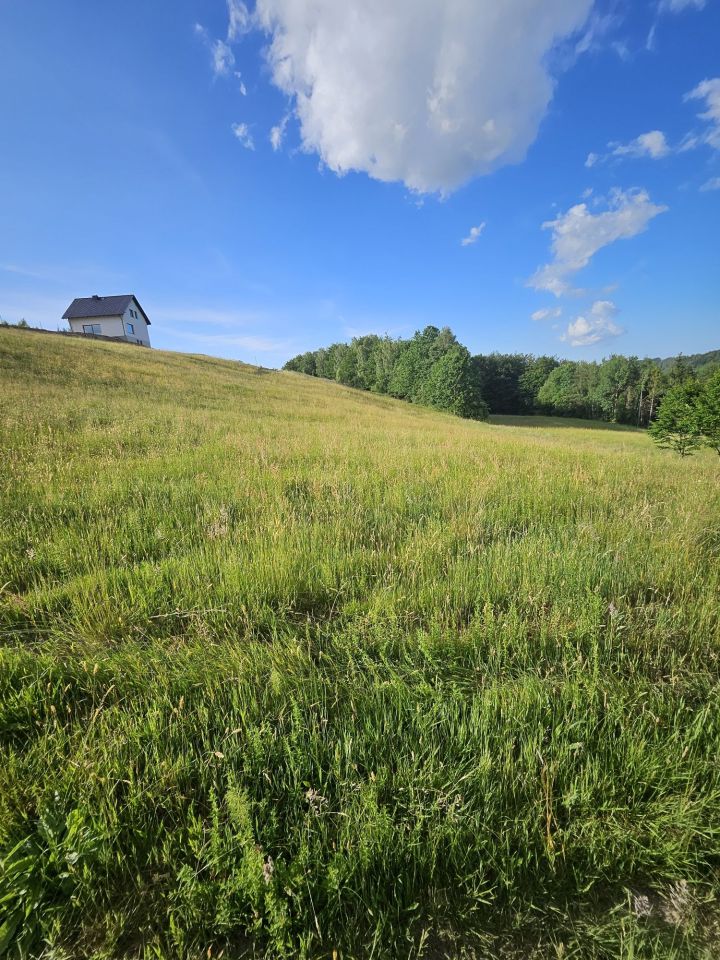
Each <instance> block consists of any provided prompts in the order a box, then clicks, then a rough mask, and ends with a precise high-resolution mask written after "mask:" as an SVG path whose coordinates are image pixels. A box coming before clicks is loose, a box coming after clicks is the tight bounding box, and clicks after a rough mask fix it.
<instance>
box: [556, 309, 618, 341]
mask: <svg viewBox="0 0 720 960" xmlns="http://www.w3.org/2000/svg"><path fill="white" fill-rule="evenodd" d="M618 312H619V311H618V308H617V307H616V306H615V304H614V303H613V302H612V300H596V301H595V303H593V305H592V306H591V307H590V310H589V311H588V314H587V316H579V317H575V319H574V320H573V321H572V323H569V324H568V326H567V329H566V331H565V333H563V334H562V335H561V337H560V339H561V340H564V341H565V342H567V343H569V344H570V346H571V347H588V346H591V345H592V344H594V343H600V341H601V340H607V339H609V338H610V337H619V336H620V335H621V334H623V333H625V331H624V330H623V329H622V327H619V326H618V325H617V324H616V323H615V317H616V316H617V314H618Z"/></svg>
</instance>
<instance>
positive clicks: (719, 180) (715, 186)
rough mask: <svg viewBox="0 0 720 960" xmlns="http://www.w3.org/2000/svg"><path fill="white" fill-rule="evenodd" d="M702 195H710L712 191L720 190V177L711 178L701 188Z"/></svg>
mask: <svg viewBox="0 0 720 960" xmlns="http://www.w3.org/2000/svg"><path fill="white" fill-rule="evenodd" d="M700 190H701V191H702V193H708V192H709V191H710V190H720V177H711V178H710V179H709V180H707V181H706V182H705V183H704V184H703V185H702V186H701V187H700Z"/></svg>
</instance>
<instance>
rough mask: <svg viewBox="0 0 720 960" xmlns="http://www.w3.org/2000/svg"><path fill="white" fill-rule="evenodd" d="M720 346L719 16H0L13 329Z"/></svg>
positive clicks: (145, 9) (524, 8) (4, 211)
mask: <svg viewBox="0 0 720 960" xmlns="http://www.w3.org/2000/svg"><path fill="white" fill-rule="evenodd" d="M95 293H97V294H100V295H110V294H118V293H134V294H135V295H136V296H137V297H138V299H139V301H140V303H141V304H142V306H143V308H144V309H145V311H146V312H147V314H148V315H149V317H150V319H151V321H152V326H151V329H150V333H151V338H152V343H153V346H155V347H159V348H164V349H170V350H180V351H185V352H191V353H205V354H210V355H213V356H223V357H230V358H236V359H239V360H245V361H248V362H252V363H259V364H263V365H264V366H280V365H282V363H284V362H285V361H286V360H287V359H288V358H290V357H291V356H294V355H295V354H297V353H300V352H303V351H305V350H311V349H316V348H318V347H320V346H324V345H328V344H329V343H331V342H336V341H339V340H349V339H350V338H351V337H353V336H359V335H362V334H366V333H379V334H389V335H390V336H393V337H400V336H402V337H407V336H411V335H412V333H413V332H414V331H415V330H417V329H420V328H422V327H424V326H426V325H427V324H434V325H436V326H439V327H440V326H445V325H448V326H450V327H451V328H452V329H453V331H454V332H455V334H456V335H457V337H458V339H459V340H460V341H461V342H462V343H464V344H465V345H466V346H467V347H468V348H469V349H470V350H471V352H472V353H489V352H491V351H493V350H497V351H501V352H523V353H535V354H553V355H555V356H559V357H571V358H576V359H599V358H601V357H603V356H608V355H610V354H612V353H623V354H627V355H633V354H634V355H638V356H663V357H664V356H673V355H676V354H677V353H679V352H683V353H686V354H690V353H697V352H703V351H706V350H711V349H718V348H720V0H597V2H593V0H503V3H502V4H500V3H498V2H497V0H444V2H438V0H256V2H255V0H252V2H249V3H248V4H247V5H246V4H245V3H243V2H241V0H155V2H152V3H148V2H147V0H124V2H123V3H116V2H111V0H105V2H92V3H91V2H89V0H63V2H62V3H58V2H57V0H0V316H1V317H2V318H3V319H5V320H7V321H10V322H17V321H18V320H20V319H22V318H25V319H26V320H27V322H28V323H30V324H31V325H36V326H44V327H46V328H49V329H57V328H63V327H64V326H65V322H64V321H62V320H61V319H60V318H61V317H62V314H63V312H64V311H65V309H66V308H67V306H68V305H69V303H70V301H71V300H72V299H73V298H74V297H76V296H90V295H92V294H95Z"/></svg>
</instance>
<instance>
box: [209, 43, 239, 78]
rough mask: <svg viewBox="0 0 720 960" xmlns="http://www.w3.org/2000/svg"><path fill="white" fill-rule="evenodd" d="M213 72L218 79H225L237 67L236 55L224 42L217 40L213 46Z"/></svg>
mask: <svg viewBox="0 0 720 960" xmlns="http://www.w3.org/2000/svg"><path fill="white" fill-rule="evenodd" d="M212 63H213V72H214V74H215V76H216V77H225V76H227V75H228V74H229V73H230V72H231V71H232V68H233V67H234V66H235V55H234V54H233V52H232V50H231V49H230V47H229V46H228V44H227V43H225V41H224V40H215V42H214V43H213V45H212Z"/></svg>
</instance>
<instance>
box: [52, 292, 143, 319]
mask: <svg viewBox="0 0 720 960" xmlns="http://www.w3.org/2000/svg"><path fill="white" fill-rule="evenodd" d="M131 300H134V301H135V303H137V305H138V307H139V308H140V313H142V315H143V317H144V318H145V323H146V324H147V325H148V326H150V320H149V319H148V315H147V314H146V313H145V311H144V310H143V308H142V307H141V306H140V301H139V300H138V298H137V297H136V296H135V294H133V293H122V294H120V295H119V296H116V297H99V296H98V295H97V294H95V296H93V297H76V298H75V299H74V300H73V302H72V303H71V304H70V306H69V307H68V308H67V310H66V311H65V313H64V314H63V315H62V318H63V320H79V319H80V318H81V317H121V316H122V315H123V313H125V311H126V310H127V306H128V304H129V303H130V301H131Z"/></svg>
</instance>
